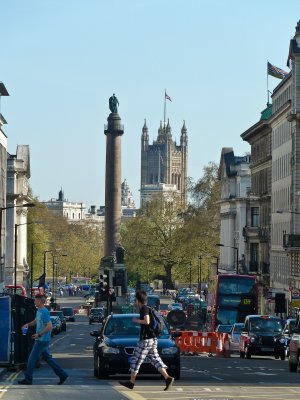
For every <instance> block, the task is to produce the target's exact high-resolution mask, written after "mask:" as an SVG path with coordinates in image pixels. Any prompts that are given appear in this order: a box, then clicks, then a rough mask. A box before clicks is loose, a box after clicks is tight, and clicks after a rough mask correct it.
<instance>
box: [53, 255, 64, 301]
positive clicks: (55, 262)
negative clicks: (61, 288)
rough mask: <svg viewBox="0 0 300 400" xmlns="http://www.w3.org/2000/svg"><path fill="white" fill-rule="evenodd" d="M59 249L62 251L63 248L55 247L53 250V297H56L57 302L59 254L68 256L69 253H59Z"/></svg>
mask: <svg viewBox="0 0 300 400" xmlns="http://www.w3.org/2000/svg"><path fill="white" fill-rule="evenodd" d="M59 251H61V249H55V250H53V251H52V258H53V260H52V297H53V298H54V302H56V292H57V266H58V260H57V255H60V256H62V257H67V254H59V253H58V252H59ZM57 253H58V254H57Z"/></svg>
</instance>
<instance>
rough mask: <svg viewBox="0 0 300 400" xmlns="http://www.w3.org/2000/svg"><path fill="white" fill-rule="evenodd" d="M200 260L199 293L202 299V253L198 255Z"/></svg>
mask: <svg viewBox="0 0 300 400" xmlns="http://www.w3.org/2000/svg"><path fill="white" fill-rule="evenodd" d="M198 261H199V263H198V293H199V295H200V299H201V285H202V282H201V280H202V276H201V275H202V255H201V254H200V255H199V256H198Z"/></svg>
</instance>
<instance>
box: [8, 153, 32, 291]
mask: <svg viewBox="0 0 300 400" xmlns="http://www.w3.org/2000/svg"><path fill="white" fill-rule="evenodd" d="M29 178H30V157H29V146H28V145H18V146H17V151H16V154H11V155H9V156H8V159H7V193H6V207H11V208H8V209H7V210H6V247H5V249H6V254H5V259H4V263H5V284H8V285H13V284H14V281H15V276H14V272H15V269H16V272H17V275H16V282H17V284H21V285H23V283H24V279H25V278H26V276H27V274H28V267H27V261H26V257H27V213H28V211H27V208H25V207H22V206H23V205H24V204H26V203H29V202H30V201H31V199H30V198H29V197H28V186H29V185H28V181H29ZM15 246H16V247H15ZM15 248H16V249H17V257H16V258H15V256H16V254H15Z"/></svg>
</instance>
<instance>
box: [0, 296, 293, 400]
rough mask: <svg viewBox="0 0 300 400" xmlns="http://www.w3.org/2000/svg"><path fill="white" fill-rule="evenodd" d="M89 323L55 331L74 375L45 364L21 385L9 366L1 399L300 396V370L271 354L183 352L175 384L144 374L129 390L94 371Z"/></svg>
mask: <svg viewBox="0 0 300 400" xmlns="http://www.w3.org/2000/svg"><path fill="white" fill-rule="evenodd" d="M78 301H79V299H76V298H66V299H63V303H64V305H70V304H72V305H76V303H77V304H78ZM94 326H95V328H96V326H97V325H96V324H95V325H92V326H90V325H89V324H88V319H87V317H85V316H80V317H77V319H76V322H74V323H69V324H68V326H67V332H66V333H61V334H59V335H57V336H55V337H54V338H53V339H52V342H51V352H52V354H53V356H54V357H55V358H56V359H57V361H58V362H59V363H60V364H61V366H62V367H63V368H65V369H66V370H67V372H68V374H69V378H68V380H67V381H66V383H65V384H64V385H63V386H57V381H58V378H57V377H56V375H54V373H53V371H52V370H51V369H50V368H49V367H48V366H47V365H42V367H41V368H39V369H37V370H36V371H35V374H34V384H33V385H32V386H20V385H18V384H17V380H18V379H20V378H22V376H23V374H22V372H8V373H7V374H6V375H4V376H3V377H2V378H1V382H0V399H1V400H2V399H3V400H16V399H18V400H41V399H43V400H54V399H55V400H57V399H65V400H69V399H70V400H77V399H80V400H82V399H85V398H88V399H89V400H94V399H95V400H96V399H97V400H99V398H101V399H104V400H121V399H122V400H125V399H132V400H150V399H151V400H156V399H166V400H169V399H172V400H183V399H184V400H194V399H197V400H208V399H209V400H213V399H218V400H229V399H249V400H256V399H263V400H266V399H268V400H269V399H270V400H271V399H272V400H283V399H287V400H295V399H299V398H300V383H299V373H290V372H289V371H288V362H287V361H280V360H275V359H273V358H271V357H269V358H268V357H261V358H258V357H253V358H252V359H250V360H247V359H245V360H243V359H240V358H239V357H238V356H237V355H233V356H232V357H231V358H216V357H211V358H209V357H207V356H183V357H182V378H181V379H180V380H179V381H176V382H175V384H174V386H173V388H172V389H171V390H170V391H168V392H164V391H163V388H164V382H163V380H162V379H161V378H160V377H159V376H151V377H145V376H141V377H139V379H138V381H137V383H136V386H135V389H134V390H133V391H130V390H128V389H125V388H123V387H122V386H120V385H119V384H118V381H119V379H124V378H125V379H126V378H127V377H124V376H123V377H121V376H114V377H110V378H109V379H107V380H98V379H97V378H94V376H93V360H92V344H93V340H94V339H93V338H92V337H91V336H90V335H89V332H90V331H91V330H92V329H93V327H94Z"/></svg>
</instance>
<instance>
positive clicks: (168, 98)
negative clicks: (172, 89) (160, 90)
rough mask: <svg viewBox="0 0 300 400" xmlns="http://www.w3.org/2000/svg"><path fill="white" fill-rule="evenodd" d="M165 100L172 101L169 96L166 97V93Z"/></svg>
mask: <svg viewBox="0 0 300 400" xmlns="http://www.w3.org/2000/svg"><path fill="white" fill-rule="evenodd" d="M165 98H166V99H167V100H170V101H172V99H171V97H170V96H168V95H167V93H166V92H165Z"/></svg>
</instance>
